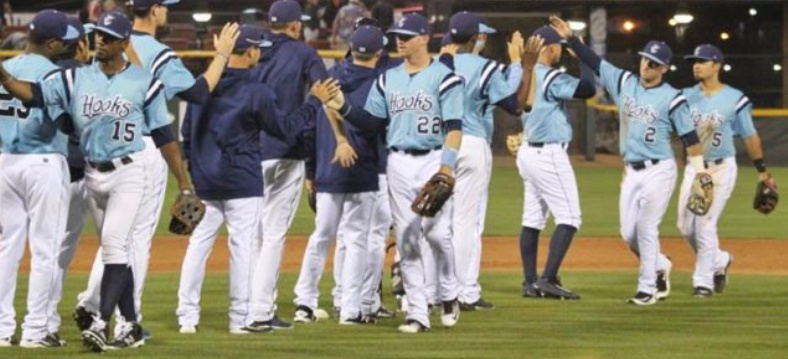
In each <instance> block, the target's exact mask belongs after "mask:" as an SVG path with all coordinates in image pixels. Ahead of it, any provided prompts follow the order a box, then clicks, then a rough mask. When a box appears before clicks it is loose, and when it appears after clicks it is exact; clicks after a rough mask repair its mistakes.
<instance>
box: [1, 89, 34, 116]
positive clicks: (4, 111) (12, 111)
mask: <svg viewBox="0 0 788 359" xmlns="http://www.w3.org/2000/svg"><path fill="white" fill-rule="evenodd" d="M13 100H14V96H11V94H7V93H0V101H3V102H1V103H0V116H11V117H16V118H19V119H21V120H24V119H26V118H27V117H28V116H30V109H28V108H25V107H24V106H19V107H15V106H8V107H6V106H7V105H6V103H5V101H13Z"/></svg>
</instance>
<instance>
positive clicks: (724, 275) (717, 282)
mask: <svg viewBox="0 0 788 359" xmlns="http://www.w3.org/2000/svg"><path fill="white" fill-rule="evenodd" d="M731 264H733V254H731V253H728V264H726V265H725V269H723V270H722V272H720V273H714V291H715V292H717V293H723V292H725V287H726V286H728V270H729V269H730V268H731Z"/></svg>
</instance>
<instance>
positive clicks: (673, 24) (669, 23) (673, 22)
mask: <svg viewBox="0 0 788 359" xmlns="http://www.w3.org/2000/svg"><path fill="white" fill-rule="evenodd" d="M668 25H670V26H676V25H678V22H677V21H676V19H675V18H670V20H668Z"/></svg>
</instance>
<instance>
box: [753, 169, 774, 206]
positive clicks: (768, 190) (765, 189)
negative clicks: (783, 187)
mask: <svg viewBox="0 0 788 359" xmlns="http://www.w3.org/2000/svg"><path fill="white" fill-rule="evenodd" d="M779 199H780V196H779V195H778V193H777V183H775V182H774V178H772V177H769V178H767V179H765V180H763V181H760V182H758V186H757V187H756V189H755V200H754V201H753V203H752V208H754V209H755V210H756V211H758V212H761V213H763V214H769V213H772V211H774V209H775V208H776V207H777V201H778V200H779Z"/></svg>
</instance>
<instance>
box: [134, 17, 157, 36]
mask: <svg viewBox="0 0 788 359" xmlns="http://www.w3.org/2000/svg"><path fill="white" fill-rule="evenodd" d="M132 29H133V30H134V31H139V32H144V33H146V34H148V35H151V36H153V35H156V22H155V21H154V20H153V18H145V19H141V18H136V19H134V26H133V27H132Z"/></svg>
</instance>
